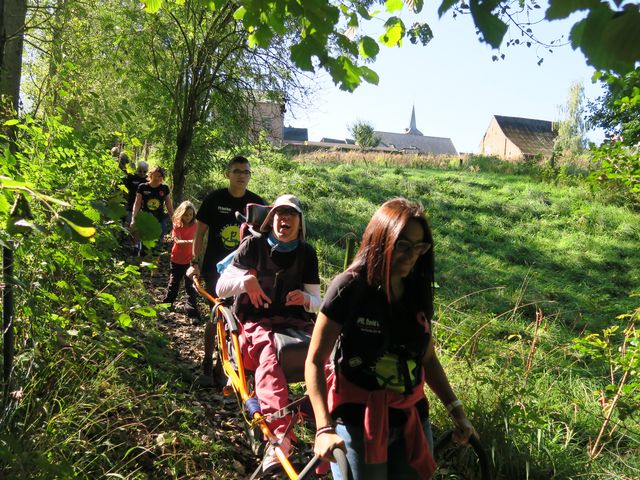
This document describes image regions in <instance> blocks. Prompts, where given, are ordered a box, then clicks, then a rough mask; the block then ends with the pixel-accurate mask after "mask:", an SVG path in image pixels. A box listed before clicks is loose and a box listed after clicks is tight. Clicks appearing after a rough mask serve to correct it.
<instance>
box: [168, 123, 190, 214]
mask: <svg viewBox="0 0 640 480" xmlns="http://www.w3.org/2000/svg"><path fill="white" fill-rule="evenodd" d="M185 121H188V119H187V120H185ZM192 140H193V125H185V126H183V128H181V129H180V131H179V132H178V138H177V139H176V147H177V148H176V156H175V158H174V160H173V172H172V176H173V192H172V197H173V204H174V205H175V206H178V205H179V204H180V202H182V197H183V195H184V184H185V181H186V176H187V167H186V163H187V155H189V150H191V142H192Z"/></svg>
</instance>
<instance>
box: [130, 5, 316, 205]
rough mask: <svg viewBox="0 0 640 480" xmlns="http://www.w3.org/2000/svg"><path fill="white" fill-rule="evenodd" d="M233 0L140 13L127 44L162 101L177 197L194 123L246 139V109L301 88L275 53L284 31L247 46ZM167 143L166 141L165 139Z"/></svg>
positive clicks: (295, 72) (279, 100)
mask: <svg viewBox="0 0 640 480" xmlns="http://www.w3.org/2000/svg"><path fill="white" fill-rule="evenodd" d="M235 10H236V6H235V4H234V3H232V2H223V3H222V4H221V5H220V6H219V7H218V8H217V9H215V10H211V9H209V8H208V7H206V6H203V5H202V4H201V3H200V2H199V1H185V2H184V5H176V6H170V7H168V8H166V9H165V10H163V11H162V12H159V14H157V15H154V16H152V17H148V20H147V21H146V22H145V27H144V31H143V32H142V36H141V37H142V38H143V39H144V40H143V41H144V43H140V39H139V38H136V37H134V36H132V37H130V38H129V41H130V42H136V43H137V44H138V45H142V46H144V48H145V49H146V50H147V51H148V52H149V54H148V56H147V57H146V62H145V63H142V62H139V63H138V67H139V70H140V72H141V74H142V75H143V76H145V77H146V78H148V79H149V80H150V81H153V82H155V83H156V88H154V89H153V91H154V92H155V94H156V95H157V94H159V95H160V96H161V98H163V99H164V100H165V102H166V105H167V107H168V108H167V111H166V115H165V116H164V118H166V119H169V120H170V121H169V122H168V123H169V128H167V137H169V136H171V137H173V139H174V140H173V147H172V151H173V155H172V156H173V171H172V173H173V175H172V177H173V192H174V198H175V199H176V201H180V199H181V197H182V192H183V189H184V184H185V179H186V174H187V172H188V170H189V166H190V165H189V162H188V155H189V152H190V150H191V147H192V145H193V140H194V135H195V133H196V130H197V129H202V128H204V129H207V128H209V129H212V128H214V126H216V125H217V126H221V125H224V126H225V128H227V129H228V130H229V131H233V130H235V131H239V130H240V129H241V127H242V129H243V130H244V138H243V139H242V141H243V142H245V143H246V142H247V140H249V137H250V135H249V133H250V130H251V126H252V125H251V123H252V118H251V111H252V109H253V105H255V104H256V103H257V102H258V101H259V100H267V101H273V102H276V103H277V104H284V103H285V93H284V92H287V99H291V98H293V97H295V96H297V93H296V92H297V91H302V90H303V87H302V85H301V82H300V81H299V78H298V70H297V69H296V68H295V67H294V66H293V65H292V64H291V62H290V61H289V60H288V57H287V56H286V55H284V54H283V47H284V46H286V45H287V44H288V39H287V35H286V32H283V33H282V34H281V35H279V39H280V42H279V43H277V44H274V45H272V46H271V47H269V48H266V49H260V50H253V49H249V48H247V35H248V33H247V32H246V31H245V30H244V29H243V26H242V24H241V23H240V22H238V21H237V20H236V19H235V18H234V12H235ZM166 143H167V145H168V144H169V142H166Z"/></svg>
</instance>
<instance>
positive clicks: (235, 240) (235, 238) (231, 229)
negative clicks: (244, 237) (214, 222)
mask: <svg viewBox="0 0 640 480" xmlns="http://www.w3.org/2000/svg"><path fill="white" fill-rule="evenodd" d="M220 239H221V240H222V244H223V245H224V246H225V248H228V249H229V250H231V249H234V248H237V247H238V245H240V227H239V226H238V225H227V226H225V227H224V228H223V229H222V230H220Z"/></svg>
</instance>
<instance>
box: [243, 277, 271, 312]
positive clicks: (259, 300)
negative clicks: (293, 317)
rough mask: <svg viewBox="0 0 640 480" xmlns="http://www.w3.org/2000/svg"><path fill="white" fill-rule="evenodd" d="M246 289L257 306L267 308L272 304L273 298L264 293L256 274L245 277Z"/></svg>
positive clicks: (253, 303) (252, 302)
mask: <svg viewBox="0 0 640 480" xmlns="http://www.w3.org/2000/svg"><path fill="white" fill-rule="evenodd" d="M244 290H245V292H246V293H247V295H248V296H249V300H250V301H251V304H252V305H253V306H254V307H255V308H267V307H268V306H269V304H271V299H270V298H269V297H267V295H266V293H264V290H262V287H261V286H260V282H258V279H257V278H256V277H255V275H247V276H246V277H244Z"/></svg>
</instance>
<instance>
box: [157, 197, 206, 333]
mask: <svg viewBox="0 0 640 480" xmlns="http://www.w3.org/2000/svg"><path fill="white" fill-rule="evenodd" d="M172 220H173V231H172V232H171V237H172V238H173V247H172V248H171V270H170V276H169V285H168V286H167V295H166V296H165V298H164V300H163V303H170V304H171V308H173V302H175V301H176V298H177V297H178V290H180V282H182V280H184V289H185V291H186V292H187V297H188V298H187V304H186V308H185V312H186V314H187V315H189V317H191V318H192V319H193V320H194V322H198V321H199V320H200V313H199V312H198V307H197V303H196V298H197V296H196V290H195V288H194V286H193V281H192V280H191V279H190V278H189V277H187V276H186V275H185V273H186V272H187V269H188V268H189V263H190V262H191V250H192V246H193V238H194V237H195V235H196V209H195V207H194V206H193V203H191V202H189V201H184V202H182V203H181V204H180V206H178V208H177V209H176V211H175V213H174V214H173V217H172Z"/></svg>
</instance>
